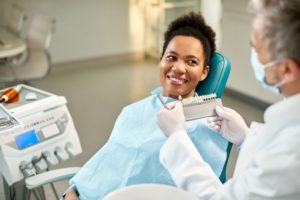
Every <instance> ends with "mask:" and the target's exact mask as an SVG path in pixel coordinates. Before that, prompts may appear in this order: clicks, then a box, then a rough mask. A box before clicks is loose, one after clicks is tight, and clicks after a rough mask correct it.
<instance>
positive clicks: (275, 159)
mask: <svg viewBox="0 0 300 200" xmlns="http://www.w3.org/2000/svg"><path fill="white" fill-rule="evenodd" d="M264 120H265V124H258V123H253V124H252V125H251V127H250V128H251V133H250V134H249V135H248V136H247V138H246V139H245V141H244V143H243V145H242V147H241V150H240V153H239V157H238V160H237V164H236V168H235V172H234V175H233V178H232V179H230V180H229V181H227V182H226V183H225V184H224V185H222V184H221V183H220V181H219V180H218V178H217V177H216V176H215V175H214V174H213V172H212V170H211V168H210V167H209V165H208V164H207V163H205V162H204V161H203V159H202V158H201V156H200V155H199V153H198V152H197V151H196V150H195V148H194V146H193V144H192V143H191V141H190V139H189V138H188V137H187V135H186V134H185V132H177V133H175V134H173V135H172V136H171V137H170V138H169V139H168V140H167V141H166V143H165V144H164V145H163V147H162V148H161V151H160V160H161V163H162V164H163V166H164V167H165V168H166V169H168V171H169V172H170V174H171V176H172V178H173V179H174V181H175V183H176V185H177V186H178V187H181V188H183V189H185V190H187V191H189V192H191V193H193V194H195V195H196V196H197V197H198V198H199V199H210V200H220V199H223V200H225V199H226V200H227V199H228V200H248V199H251V200H259V199H272V200H279V199H280V200H299V199H300V94H298V95H294V96H292V97H289V98H286V99H284V100H282V101H280V102H278V103H276V104H274V105H272V106H270V107H269V108H268V109H267V110H266V112H265V114H264Z"/></svg>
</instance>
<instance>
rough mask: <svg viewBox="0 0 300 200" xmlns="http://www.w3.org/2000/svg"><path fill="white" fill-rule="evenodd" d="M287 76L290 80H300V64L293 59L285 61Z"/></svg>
mask: <svg viewBox="0 0 300 200" xmlns="http://www.w3.org/2000/svg"><path fill="white" fill-rule="evenodd" d="M285 65H286V67H285V71H284V73H285V78H286V80H287V81H288V82H294V81H296V80H300V64H299V63H298V62H296V61H295V60H292V59H287V60H286V61H285Z"/></svg>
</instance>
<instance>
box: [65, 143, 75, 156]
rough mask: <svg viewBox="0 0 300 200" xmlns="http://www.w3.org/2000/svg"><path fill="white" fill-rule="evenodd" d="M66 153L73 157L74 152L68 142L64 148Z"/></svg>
mask: <svg viewBox="0 0 300 200" xmlns="http://www.w3.org/2000/svg"><path fill="white" fill-rule="evenodd" d="M65 149H66V151H67V152H68V153H69V155H70V156H75V155H76V152H75V149H74V146H73V144H71V143H70V142H68V143H67V144H66V146H65Z"/></svg>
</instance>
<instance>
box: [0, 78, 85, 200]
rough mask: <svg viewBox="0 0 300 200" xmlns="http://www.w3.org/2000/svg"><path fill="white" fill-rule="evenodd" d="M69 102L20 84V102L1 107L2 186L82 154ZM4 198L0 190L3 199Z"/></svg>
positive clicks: (0, 157) (0, 196)
mask: <svg viewBox="0 0 300 200" xmlns="http://www.w3.org/2000/svg"><path fill="white" fill-rule="evenodd" d="M2 92H3V91H0V94H1V93H2ZM66 103H67V101H66V98H65V97H63V96H58V95H55V94H51V93H49V92H46V91H43V90H39V89H36V88H33V87H30V86H27V85H23V84H21V90H20V92H19V99H18V101H17V102H14V103H9V104H5V103H3V104H0V118H1V120H2V121H1V123H0V174H1V175H2V176H3V177H4V179H3V180H2V182H1V181H0V187H2V186H1V184H5V182H4V181H6V183H7V184H6V185H8V186H12V185H13V184H14V183H16V182H18V181H20V180H23V179H24V178H26V177H30V176H34V175H35V174H39V173H41V172H44V171H46V170H48V168H49V167H50V166H54V165H56V164H58V163H59V162H62V161H65V160H67V159H69V158H71V157H73V156H76V155H78V154H80V153H81V152H82V149H81V144H80V141H79V137H78V134H77V131H76V129H75V126H74V124H73V121H72V117H71V115H70V113H69V111H68V108H67V106H66ZM0 178H1V177H0ZM5 196H6V195H5V194H4V193H3V192H2V194H1V188H0V199H9V198H6V197H5Z"/></svg>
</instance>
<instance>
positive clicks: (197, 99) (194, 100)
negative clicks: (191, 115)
mask: <svg viewBox="0 0 300 200" xmlns="http://www.w3.org/2000/svg"><path fill="white" fill-rule="evenodd" d="M216 97H217V95H216V93H211V94H206V95H201V96H197V97H189V98H186V99H183V100H182V104H183V106H192V105H196V104H201V103H203V102H207V101H211V100H215V99H216Z"/></svg>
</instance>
